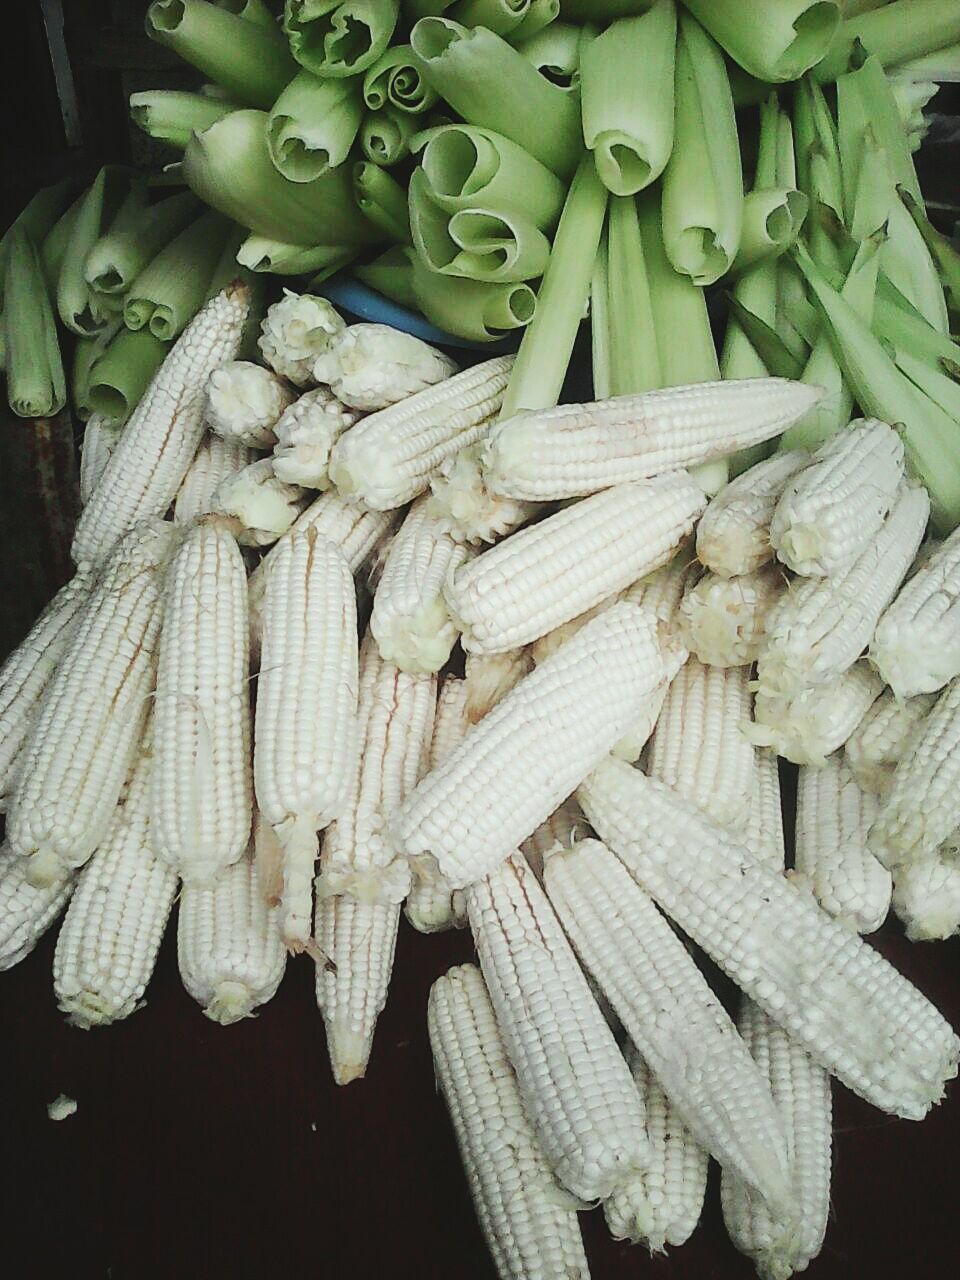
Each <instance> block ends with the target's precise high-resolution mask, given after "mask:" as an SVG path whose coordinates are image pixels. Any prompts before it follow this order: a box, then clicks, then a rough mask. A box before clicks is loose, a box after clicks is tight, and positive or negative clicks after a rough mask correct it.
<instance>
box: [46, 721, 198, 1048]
mask: <svg viewBox="0 0 960 1280" xmlns="http://www.w3.org/2000/svg"><path fill="white" fill-rule="evenodd" d="M150 770H151V760H150V751H149V745H147V746H146V747H145V749H144V750H143V752H142V753H141V756H140V759H139V761H138V763H137V765H136V767H135V770H134V774H133V777H132V779H131V781H130V786H129V789H128V791H127V796H126V799H125V800H124V802H123V804H122V805H120V806H119V808H118V809H117V810H116V813H115V815H114V818H113V822H112V823H111V824H110V829H109V831H108V832H107V834H106V836H105V837H104V840H103V842H102V844H101V845H100V848H99V849H98V850H97V852H96V854H95V855H94V856H93V858H92V859H91V860H90V862H89V863H88V865H87V866H86V867H85V868H84V869H83V871H82V873H81V874H80V876H79V877H78V879H77V887H76V891H75V893H74V895H73V899H72V900H71V902H70V906H69V907H68V908H67V914H66V916H65V918H64V921H63V924H62V925H61V926H60V934H59V936H58V938H57V949H56V952H55V954H54V958H53V988H54V992H55V994H56V997H57V1006H58V1008H60V1009H61V1010H62V1011H63V1012H64V1013H66V1014H68V1015H69V1020H70V1022H72V1023H73V1025H74V1026H77V1027H83V1028H84V1029H87V1028H89V1027H95V1026H103V1025H105V1024H106V1023H109V1022H116V1021H117V1020H118V1019H120V1018H126V1017H129V1015H130V1014H131V1013H134V1012H135V1011H136V1010H137V1009H138V1008H139V1007H140V1002H141V999H142V997H143V993H144V991H145V990H146V986H147V983H148V982H149V981H150V977H151V975H152V974H153V967H154V965H155V964H156V961H157V952H158V951H159V950H160V942H161V939H162V938H163V931H164V929H165V928H166V924H167V918H168V916H169V915H170V911H171V908H172V907H173V900H174V897H175V895H176V892H177V875H176V872H175V871H173V870H171V868H170V867H169V866H167V864H166V863H165V862H161V860H160V859H159V858H157V857H156V856H155V855H154V854H153V852H152V850H151V848H150Z"/></svg>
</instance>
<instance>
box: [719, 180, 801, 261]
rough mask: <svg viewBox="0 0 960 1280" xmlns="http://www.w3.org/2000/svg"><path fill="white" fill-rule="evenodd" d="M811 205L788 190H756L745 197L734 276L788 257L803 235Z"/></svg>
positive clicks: (776, 188) (794, 192) (786, 188)
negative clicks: (757, 265) (766, 262)
mask: <svg viewBox="0 0 960 1280" xmlns="http://www.w3.org/2000/svg"><path fill="white" fill-rule="evenodd" d="M809 204H810V202H809V201H808V200H807V197H806V196H805V195H804V194H803V192H802V191H793V190H790V189H789V188H788V187H766V188H763V189H761V188H755V189H754V190H753V191H751V192H750V193H749V195H747V196H745V197H744V201H743V231H742V233H741V236H740V248H739V249H738V250H737V256H736V258H735V259H734V262H733V272H734V274H735V275H739V274H740V273H741V272H743V271H746V270H748V269H749V268H750V267H753V266H756V264H757V263H758V262H764V261H766V260H767V259H768V258H779V257H780V255H781V254H782V253H786V251H787V250H788V249H789V248H790V246H791V245H792V244H794V243H795V241H796V239H797V236H798V235H799V234H800V231H801V228H802V227H803V223H804V219H805V218H806V216H807V210H808V208H809Z"/></svg>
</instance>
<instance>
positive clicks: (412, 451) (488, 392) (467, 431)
mask: <svg viewBox="0 0 960 1280" xmlns="http://www.w3.org/2000/svg"><path fill="white" fill-rule="evenodd" d="M512 367H513V356H498V357H497V358H496V359H494V360H487V361H485V362H484V363H483V364H478V365H474V367H473V368H471V369H464V370H463V372H462V373H458V374H456V375H454V377H452V378H447V379H446V381H445V382H441V383H440V384H439V385H437V386H435V387H428V388H427V389H426V390H424V391H419V392H418V393H417V394H416V395H414V396H410V397H409V399H407V400H401V401H400V403H399V404H395V405H391V407H390V408H389V409H381V410H380V411H379V412H378V413H371V414H370V416H369V417H368V418H364V420H363V421H362V422H360V423H358V424H357V426H356V427H354V428H353V430H352V431H348V432H347V434H346V435H345V436H343V437H342V438H341V439H340V440H339V441H338V442H337V443H336V445H334V448H333V452H332V454H331V456H330V479H331V480H332V481H333V483H334V484H335V485H336V486H337V488H338V489H339V490H340V492H341V493H342V494H344V496H347V497H352V498H355V499H356V500H357V501H359V502H362V503H364V505H365V506H368V507H372V508H373V509H374V510H376V511H388V510H390V509H392V508H394V507H402V506H403V505H404V504H405V503H407V502H410V501H412V500H413V499H414V498H416V497H417V495H418V494H421V493H423V492H424V490H425V489H427V488H429V486H430V479H431V477H432V476H433V475H435V474H436V473H437V472H438V471H439V469H440V467H441V466H442V464H443V463H444V462H445V461H446V459H447V458H452V457H453V456H454V455H455V454H457V453H459V452H460V450H461V449H462V448H464V447H465V446H467V445H471V444H474V443H475V442H476V441H477V440H479V439H480V437H481V436H482V435H483V434H484V433H485V432H486V431H487V429H488V427H489V425H490V422H491V420H492V419H493V417H494V415H495V414H496V413H497V411H498V410H499V408H500V405H501V403H502V402H503V393H504V391H506V388H507V383H508V382H509V380H510V370H511V368H512Z"/></svg>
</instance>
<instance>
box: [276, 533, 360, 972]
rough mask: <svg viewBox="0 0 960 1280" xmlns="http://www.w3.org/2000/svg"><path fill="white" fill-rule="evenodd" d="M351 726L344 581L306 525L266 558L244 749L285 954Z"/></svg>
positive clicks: (295, 946)
mask: <svg viewBox="0 0 960 1280" xmlns="http://www.w3.org/2000/svg"><path fill="white" fill-rule="evenodd" d="M356 722H357V606H356V593H355V591H354V585H353V578H352V577H351V575H350V568H349V566H348V564H347V562H346V560H345V559H344V558H343V555H342V554H341V553H340V551H339V550H338V549H337V548H336V547H335V546H334V545H333V543H331V542H327V541H325V540H323V539H322V538H321V537H320V536H319V535H318V533H317V531H316V529H308V530H307V531H306V532H305V533H300V534H297V535H296V536H295V537H293V538H291V539H290V540H289V541H288V542H286V543H284V544H283V545H282V546H278V547H277V550H276V552H275V554H274V556H273V557H272V559H271V562H270V571H269V573H268V575H267V587H266V595H265V598H264V603H263V646H262V654H261V662H260V679H259V683H258V689H257V709H256V724H255V734H254V755H253V768H254V784H255V789H256V797H257V805H258V807H259V809H260V811H261V812H262V814H263V816H264V817H265V818H266V820H267V821H268V822H269V823H270V824H271V826H272V827H273V828H274V830H275V831H276V833H277V836H278V837H279V839H280V842H281V844H282V845H283V900H282V903H281V911H280V917H281V929H282V932H283V936H284V941H285V942H286V943H287V945H288V946H289V947H290V948H291V950H295V951H296V950H302V948H303V947H304V945H305V944H306V942H307V940H308V935H309V932H310V915H311V911H310V908H311V890H312V886H313V868H314V863H315V861H316V857H317V851H318V843H319V842H318V839H317V832H318V831H319V830H320V829H321V828H323V827H325V826H327V825H328V824H329V823H330V822H332V821H333V819H334V818H336V817H337V816H338V815H339V814H340V813H341V812H342V810H343V806H344V804H345V803H346V801H347V797H348V794H349V788H350V779H351V777H352V775H353V772H354V768H355V763H356V755H357V723H356Z"/></svg>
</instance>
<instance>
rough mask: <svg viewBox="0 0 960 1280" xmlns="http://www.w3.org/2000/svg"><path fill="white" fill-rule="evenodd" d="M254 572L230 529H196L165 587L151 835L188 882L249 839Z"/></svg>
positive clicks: (209, 523)
mask: <svg viewBox="0 0 960 1280" xmlns="http://www.w3.org/2000/svg"><path fill="white" fill-rule="evenodd" d="M249 667H250V654H249V629H248V623H247V573H246V568H245V566H244V563H243V557H242V556H241V554H240V548H239V547H238V546H237V544H236V542H235V541H234V539H233V537H232V535H231V534H230V533H229V532H228V531H227V530H226V529H225V528H223V527H222V525H220V524H219V523H218V522H217V518H216V517H215V516H213V517H205V518H203V519H201V520H200V522H199V523H198V524H195V525H194V526H193V527H191V528H190V529H189V530H188V531H187V533H186V536H185V537H184V539H183V542H182V543H181V544H180V547H179V548H178V550H177V553H176V555H175V556H174V558H173V562H172V564H171V565H170V569H169V572H168V574H167V580H166V584H165V588H164V601H163V626H162V629H161V632H160V657H159V663H158V667H157V690H156V696H155V697H154V703H153V707H154V710H153V717H154V719H153V723H154V748H153V771H152V777H153V784H152V785H153V796H152V806H153V807H152V818H151V829H150V839H151V841H152V844H153V849H154V852H155V853H156V854H157V856H158V857H160V858H162V859H163V860H164V861H165V862H167V863H169V864H170V866H171V867H173V869H174V871H176V873H177V874H178V875H179V876H180V877H182V879H183V880H184V881H185V882H186V883H187V884H190V883H201V884H202V883H205V882H209V881H211V880H212V879H213V878H214V877H215V876H216V874H217V873H218V872H219V871H220V870H221V869H222V868H223V867H226V866H229V865H230V864H231V863H233V862H236V861H237V859H238V858H240V857H241V856H242V854H243V851H244V849H245V848H246V847H247V842H248V840H249V839H250V827H251V821H252V814H253V778H252V771H251V767H250V689H249Z"/></svg>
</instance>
